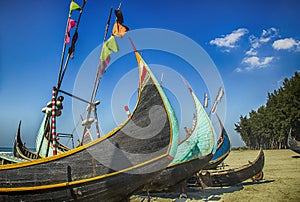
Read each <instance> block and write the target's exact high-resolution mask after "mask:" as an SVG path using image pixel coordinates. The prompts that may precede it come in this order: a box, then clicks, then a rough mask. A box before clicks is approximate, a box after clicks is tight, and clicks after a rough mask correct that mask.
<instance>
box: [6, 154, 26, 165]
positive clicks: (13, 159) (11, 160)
mask: <svg viewBox="0 0 300 202" xmlns="http://www.w3.org/2000/svg"><path fill="white" fill-rule="evenodd" d="M24 161H26V160H24V159H21V158H17V157H14V156H10V155H7V154H4V153H0V165H5V164H12V163H20V162H24Z"/></svg>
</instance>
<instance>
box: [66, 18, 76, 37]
mask: <svg viewBox="0 0 300 202" xmlns="http://www.w3.org/2000/svg"><path fill="white" fill-rule="evenodd" d="M75 25H76V21H75V20H73V19H70V20H69V23H68V28H67V33H66V40H65V43H70V30H71V29H72V28H73V27H74V26H75Z"/></svg>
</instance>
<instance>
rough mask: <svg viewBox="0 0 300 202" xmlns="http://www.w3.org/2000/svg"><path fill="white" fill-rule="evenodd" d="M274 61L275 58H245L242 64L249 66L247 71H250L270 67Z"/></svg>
mask: <svg viewBox="0 0 300 202" xmlns="http://www.w3.org/2000/svg"><path fill="white" fill-rule="evenodd" d="M273 59H274V57H265V58H259V57H257V56H252V57H248V58H244V59H243V61H242V64H245V65H247V67H246V68H245V69H246V70H248V71H250V70H252V69H254V68H262V67H266V66H268V65H269V64H270V63H271V62H272V61H273Z"/></svg>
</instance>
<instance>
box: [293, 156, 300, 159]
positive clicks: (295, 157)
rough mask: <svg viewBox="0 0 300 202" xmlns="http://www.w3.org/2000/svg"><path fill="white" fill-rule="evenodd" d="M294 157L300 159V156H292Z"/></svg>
mask: <svg viewBox="0 0 300 202" xmlns="http://www.w3.org/2000/svg"><path fill="white" fill-rule="evenodd" d="M292 158H294V159H299V158H300V156H292Z"/></svg>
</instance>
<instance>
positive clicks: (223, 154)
mask: <svg viewBox="0 0 300 202" xmlns="http://www.w3.org/2000/svg"><path fill="white" fill-rule="evenodd" d="M217 118H218V121H219V124H220V127H221V136H220V138H219V140H218V143H217V148H216V151H215V153H214V156H213V158H212V159H211V161H209V163H208V164H207V165H206V166H205V167H204V168H203V169H204V170H210V169H216V168H217V166H218V165H219V164H221V163H222V162H223V161H224V160H225V159H226V158H227V156H228V155H229V153H230V151H231V142H230V138H229V136H228V134H227V131H226V130H225V127H224V125H223V124H222V121H221V120H220V118H219V117H218V116H217Z"/></svg>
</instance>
